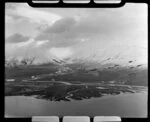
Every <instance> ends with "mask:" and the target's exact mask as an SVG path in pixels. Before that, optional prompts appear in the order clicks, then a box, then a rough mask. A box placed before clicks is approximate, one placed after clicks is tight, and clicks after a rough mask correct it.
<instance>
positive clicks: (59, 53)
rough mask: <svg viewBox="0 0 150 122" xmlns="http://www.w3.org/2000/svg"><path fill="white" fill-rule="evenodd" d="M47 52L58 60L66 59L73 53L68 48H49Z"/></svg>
mask: <svg viewBox="0 0 150 122" xmlns="http://www.w3.org/2000/svg"><path fill="white" fill-rule="evenodd" d="M48 52H49V53H51V54H52V55H53V56H56V57H57V58H60V59H64V58H68V57H69V56H71V55H72V54H73V51H72V50H71V48H69V47H62V48H57V47H53V48H50V49H49V50H48Z"/></svg>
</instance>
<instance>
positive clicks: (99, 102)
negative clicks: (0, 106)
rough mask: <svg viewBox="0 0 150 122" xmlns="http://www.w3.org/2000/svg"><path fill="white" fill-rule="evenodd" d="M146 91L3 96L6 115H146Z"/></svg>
mask: <svg viewBox="0 0 150 122" xmlns="http://www.w3.org/2000/svg"><path fill="white" fill-rule="evenodd" d="M147 98H148V94H147V91H142V92H139V93H121V94H119V95H106V96H103V97H102V98H91V99H83V100H80V101H78V100H71V101H69V102H67V101H48V100H43V99H36V98H34V97H33V96H32V97H27V96H7V97H5V116H6V117H31V116H53V115H54V116H59V117H62V116H66V115H74V116H75V115H77V116H78V115H80V116H82V115H83V116H90V117H93V116H97V115H99V116H101V115H103V116H121V117H147Z"/></svg>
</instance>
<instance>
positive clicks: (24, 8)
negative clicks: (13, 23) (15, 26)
mask: <svg viewBox="0 0 150 122" xmlns="http://www.w3.org/2000/svg"><path fill="white" fill-rule="evenodd" d="M6 5H7V4H6ZM9 6H10V4H9ZM7 14H8V15H9V16H13V17H20V18H24V19H26V20H28V21H30V22H35V23H38V24H43V23H44V24H48V25H52V24H53V23H54V22H55V21H56V20H59V19H60V18H61V16H59V15H57V14H54V13H50V12H46V11H42V10H39V9H35V8H32V7H30V6H28V4H21V3H20V4H15V5H14V6H13V9H11V8H10V9H8V7H6V15H7Z"/></svg>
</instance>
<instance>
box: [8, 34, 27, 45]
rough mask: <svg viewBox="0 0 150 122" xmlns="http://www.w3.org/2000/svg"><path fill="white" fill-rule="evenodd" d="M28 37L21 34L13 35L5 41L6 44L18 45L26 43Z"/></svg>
mask: <svg viewBox="0 0 150 122" xmlns="http://www.w3.org/2000/svg"><path fill="white" fill-rule="evenodd" d="M28 39H29V37H27V36H23V35H21V34H18V33H16V34H13V35H11V36H9V37H8V38H7V39H6V43H20V42H25V41H28Z"/></svg>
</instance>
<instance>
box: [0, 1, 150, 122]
mask: <svg viewBox="0 0 150 122" xmlns="http://www.w3.org/2000/svg"><path fill="white" fill-rule="evenodd" d="M6 2H11V3H12V2H18V3H20V2H21V3H22V2H27V3H28V4H29V5H30V6H32V7H59V8H60V7H62V8H68V7H70V8H116V7H122V6H123V5H125V3H146V4H147V5H148V21H147V22H149V21H150V16H149V9H150V7H149V4H150V0H122V1H121V3H119V4H118V3H117V4H103V5H102V4H99V5H96V4H95V3H94V2H93V0H91V2H90V3H85V4H70V3H69V4H67V3H63V2H62V0H60V2H59V3H55V4H52V3H50V4H47V3H46V4H39V3H38V4H37V3H36V5H35V4H34V3H33V2H32V1H31V0H5V2H4V4H1V5H2V8H3V10H2V11H1V12H2V14H3V15H4V16H3V17H4V19H3V22H5V3H6ZM2 26H3V28H4V30H2V32H3V33H4V39H5V24H4V23H3V25H2ZM149 30H150V26H149V24H148V45H149V39H150V38H149ZM3 42H4V45H3V47H2V48H3V49H4V50H3V51H4V53H3V54H2V55H4V60H2V61H4V62H3V64H4V63H5V41H3ZM148 59H149V46H148ZM148 64H149V62H148ZM3 67H4V75H3V76H4V78H5V66H4V65H3ZM148 67H149V65H148ZM148 74H149V68H148ZM148 79H149V75H148ZM3 83H4V82H3ZM4 86H5V84H4V85H3V87H2V89H3V92H4V88H5V87H4ZM149 93H150V91H149V83H148V101H149V98H150V96H149ZM3 95H4V94H3ZM4 96H5V95H4ZM3 102H4V104H3V107H4V105H5V99H4V101H3ZM148 103H149V102H148ZM149 108H150V106H149V105H148V115H147V118H121V121H122V122H130V121H132V122H133V121H135V122H148V120H150V119H149V117H150V112H149V110H150V109H149ZM4 111H5V108H4V109H3V112H4ZM3 117H4V121H7V122H11V121H15V122H24V121H25V122H31V121H32V118H30V117H29V118H5V113H4V116H3ZM90 119H91V122H93V118H90ZM60 122H62V118H60Z"/></svg>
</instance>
